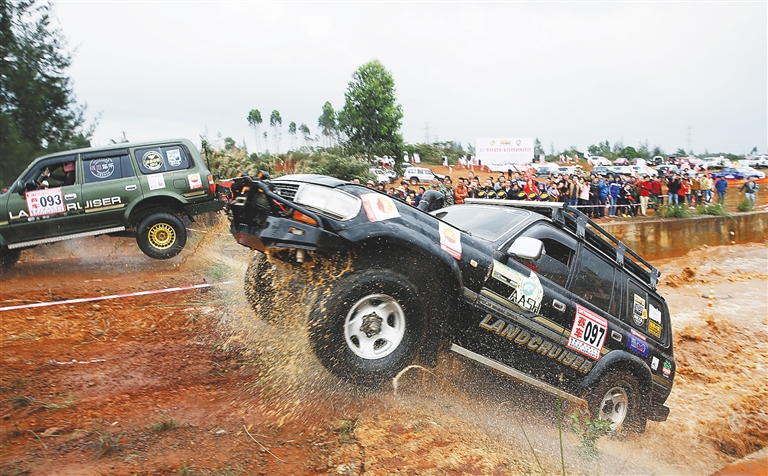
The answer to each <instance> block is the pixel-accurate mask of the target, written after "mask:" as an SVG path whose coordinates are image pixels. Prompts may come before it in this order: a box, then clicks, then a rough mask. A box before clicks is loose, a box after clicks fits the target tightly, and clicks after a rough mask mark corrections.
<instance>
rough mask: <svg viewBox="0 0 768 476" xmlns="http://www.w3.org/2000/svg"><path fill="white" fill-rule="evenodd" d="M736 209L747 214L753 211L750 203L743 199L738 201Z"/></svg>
mask: <svg viewBox="0 0 768 476" xmlns="http://www.w3.org/2000/svg"><path fill="white" fill-rule="evenodd" d="M736 209H737V210H738V211H740V212H748V211H750V210H754V209H755V207H754V206H752V202H750V201H749V200H747V199H746V198H745V199H744V200H742V201H740V202H739V204H738V205H736Z"/></svg>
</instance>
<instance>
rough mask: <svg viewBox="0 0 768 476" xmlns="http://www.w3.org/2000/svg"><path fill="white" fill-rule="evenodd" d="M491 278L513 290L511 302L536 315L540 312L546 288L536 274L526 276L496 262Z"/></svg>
mask: <svg viewBox="0 0 768 476" xmlns="http://www.w3.org/2000/svg"><path fill="white" fill-rule="evenodd" d="M491 277H492V278H493V279H496V280H498V281H500V282H502V283H504V284H506V285H507V286H509V287H510V288H512V289H511V291H512V292H511V294H510V295H509V297H508V298H507V300H508V301H509V302H511V303H512V304H514V305H515V306H517V307H519V308H521V309H523V310H525V311H530V312H536V313H538V312H539V311H540V309H541V300H542V299H543V298H544V288H543V287H542V285H541V281H539V276H538V275H537V274H536V273H534V272H533V271H531V272H530V275H529V276H525V275H523V274H522V273H518V272H517V271H515V270H514V269H512V268H510V267H509V266H506V265H504V264H501V263H500V262H498V261H494V262H493V270H492V271H491Z"/></svg>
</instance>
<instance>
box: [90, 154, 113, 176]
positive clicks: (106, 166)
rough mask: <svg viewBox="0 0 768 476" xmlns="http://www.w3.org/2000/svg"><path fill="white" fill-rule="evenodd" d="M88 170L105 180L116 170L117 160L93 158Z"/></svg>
mask: <svg viewBox="0 0 768 476" xmlns="http://www.w3.org/2000/svg"><path fill="white" fill-rule="evenodd" d="M88 171H89V172H90V173H91V175H93V176H94V177H96V178H97V179H101V180H105V179H108V178H109V177H111V176H112V174H113V173H114V172H115V162H114V161H113V160H112V159H110V158H107V159H96V160H92V161H91V165H89V166H88Z"/></svg>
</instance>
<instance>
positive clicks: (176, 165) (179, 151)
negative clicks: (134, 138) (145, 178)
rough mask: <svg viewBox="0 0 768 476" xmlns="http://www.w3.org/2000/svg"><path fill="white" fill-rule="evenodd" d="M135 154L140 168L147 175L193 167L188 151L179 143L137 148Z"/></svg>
mask: <svg viewBox="0 0 768 476" xmlns="http://www.w3.org/2000/svg"><path fill="white" fill-rule="evenodd" d="M135 154H136V161H137V162H138V163H139V170H141V172H142V173H143V174H146V175H151V174H157V173H161V172H171V171H174V170H184V169H188V168H190V167H192V160H191V159H190V158H189V156H188V154H187V151H186V150H185V149H184V147H181V146H179V145H174V146H166V147H147V148H143V149H136V151H135Z"/></svg>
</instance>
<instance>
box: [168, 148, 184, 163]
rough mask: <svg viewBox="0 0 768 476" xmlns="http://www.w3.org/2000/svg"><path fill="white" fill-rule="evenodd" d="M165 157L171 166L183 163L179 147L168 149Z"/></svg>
mask: <svg viewBox="0 0 768 476" xmlns="http://www.w3.org/2000/svg"><path fill="white" fill-rule="evenodd" d="M165 157H166V159H168V165H170V166H171V167H178V166H179V165H181V151H180V150H179V149H170V150H166V151H165Z"/></svg>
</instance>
